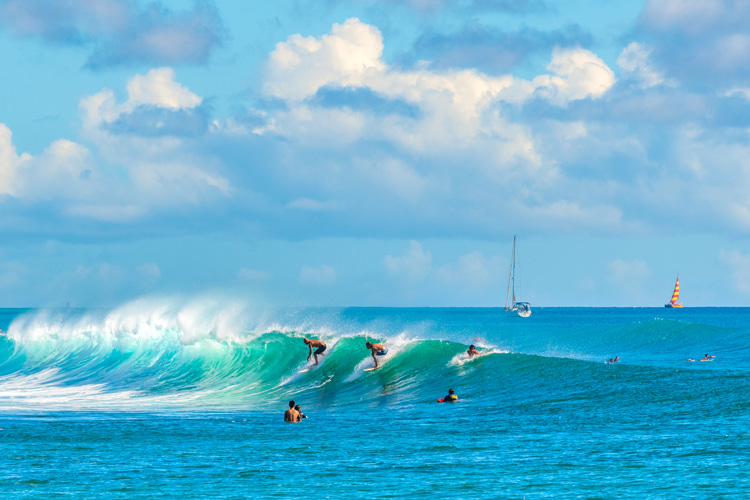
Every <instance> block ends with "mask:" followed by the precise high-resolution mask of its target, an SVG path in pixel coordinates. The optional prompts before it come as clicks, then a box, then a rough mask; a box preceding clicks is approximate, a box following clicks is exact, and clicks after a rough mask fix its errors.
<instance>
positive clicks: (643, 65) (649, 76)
mask: <svg viewBox="0 0 750 500" xmlns="http://www.w3.org/2000/svg"><path fill="white" fill-rule="evenodd" d="M652 50H653V49H651V48H648V47H646V46H645V45H643V44H641V43H638V42H632V43H631V44H630V45H628V46H627V47H625V48H624V49H623V51H622V52H621V53H620V55H619V57H618V58H617V65H618V66H620V68H621V69H622V70H623V72H624V73H625V74H626V75H628V76H630V77H631V78H633V79H634V80H636V81H637V82H638V84H639V85H640V86H641V87H642V88H649V87H655V86H657V85H662V84H664V85H675V82H674V81H672V80H668V79H667V78H666V77H665V76H664V74H663V72H661V71H658V70H657V69H656V68H654V66H653V64H652V63H651V61H650V59H649V55H650V54H651V52H652Z"/></svg>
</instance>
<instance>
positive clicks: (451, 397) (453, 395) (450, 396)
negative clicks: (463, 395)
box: [443, 389, 458, 403]
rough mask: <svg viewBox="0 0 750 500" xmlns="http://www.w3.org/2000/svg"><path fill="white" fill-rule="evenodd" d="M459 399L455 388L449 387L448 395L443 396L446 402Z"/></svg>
mask: <svg viewBox="0 0 750 500" xmlns="http://www.w3.org/2000/svg"><path fill="white" fill-rule="evenodd" d="M456 401H458V396H456V393H455V392H453V389H448V395H447V396H445V397H444V398H443V402H444V403H455V402H456Z"/></svg>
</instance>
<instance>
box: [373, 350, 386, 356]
mask: <svg viewBox="0 0 750 500" xmlns="http://www.w3.org/2000/svg"><path fill="white" fill-rule="evenodd" d="M375 354H377V355H378V356H385V355H386V354H388V349H387V348H386V349H383V350H382V351H378V352H376V353H375Z"/></svg>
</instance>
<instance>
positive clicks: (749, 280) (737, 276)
mask: <svg viewBox="0 0 750 500" xmlns="http://www.w3.org/2000/svg"><path fill="white" fill-rule="evenodd" d="M719 260H720V261H721V262H723V263H724V264H726V265H727V266H728V267H729V270H730V271H731V279H732V281H733V282H734V286H735V288H736V289H737V291H739V292H741V293H746V294H750V255H745V254H743V253H742V252H740V251H739V250H730V251H726V250H721V251H720V252H719Z"/></svg>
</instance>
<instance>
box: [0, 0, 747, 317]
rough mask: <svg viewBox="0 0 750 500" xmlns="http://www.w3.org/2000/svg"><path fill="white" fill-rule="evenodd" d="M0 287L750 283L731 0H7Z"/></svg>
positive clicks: (335, 297)
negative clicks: (511, 275) (513, 267)
mask: <svg viewBox="0 0 750 500" xmlns="http://www.w3.org/2000/svg"><path fill="white" fill-rule="evenodd" d="M0 68H1V69H0V75H1V76H0V96H2V97H1V98H0V306H2V307H58V306H65V305H67V304H69V305H70V306H75V307H111V306H116V305H118V304H120V303H123V302H127V301H131V300H134V299H138V298H143V297H161V296H168V297H175V296H180V297H214V298H216V297H222V298H231V299H233V300H237V299H239V300H243V301H247V302H248V303H254V304H258V305H280V306H409V307H411V306H441V307H442V306H461V307H471V306H477V307H498V306H503V305H504V303H505V296H506V289H507V288H506V287H507V284H508V270H509V264H510V256H511V247H512V242H513V237H514V235H517V238H518V248H517V253H518V258H517V279H516V286H517V290H516V292H517V293H516V295H517V296H518V299H519V300H526V301H529V302H531V303H532V307H534V306H622V307H630V306H638V307H643V306H645V307H648V306H654V307H661V306H662V305H663V304H664V303H666V302H667V301H668V300H669V299H670V297H671V293H672V288H673V286H674V281H675V278H676V277H677V275H678V274H679V277H680V282H681V283H680V285H681V302H683V304H685V306H686V307H690V306H744V305H747V304H748V301H749V300H750V239H749V238H748V236H749V235H750V3H748V2H746V1H744V0H690V1H687V0H644V1H635V0H611V1H608V2H595V1H592V0H381V1H375V0H323V1H305V0H294V1H289V2H255V1H245V0H199V1H196V2H188V1H167V0H156V1H139V0H0Z"/></svg>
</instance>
